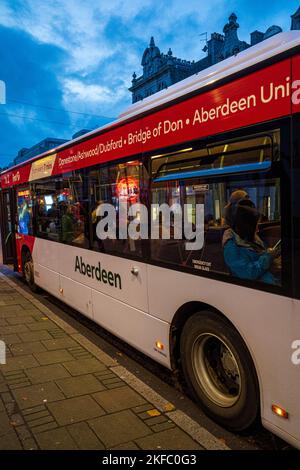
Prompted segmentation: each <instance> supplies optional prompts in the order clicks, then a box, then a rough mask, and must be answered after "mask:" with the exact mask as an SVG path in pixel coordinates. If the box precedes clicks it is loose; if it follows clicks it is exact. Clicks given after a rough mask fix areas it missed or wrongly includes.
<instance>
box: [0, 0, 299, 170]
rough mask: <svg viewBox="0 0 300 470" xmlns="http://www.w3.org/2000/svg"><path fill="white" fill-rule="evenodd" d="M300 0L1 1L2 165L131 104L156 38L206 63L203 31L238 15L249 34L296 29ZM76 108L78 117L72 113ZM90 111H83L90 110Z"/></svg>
mask: <svg viewBox="0 0 300 470" xmlns="http://www.w3.org/2000/svg"><path fill="white" fill-rule="evenodd" d="M299 6H300V1H299V0H292V1H291V0H290V1H288V2H286V1H283V0H264V1H261V0H259V1H258V0H253V1H252V2H249V1H248V0H232V1H231V0H229V1H224V0H209V1H201V0H186V1H182V0H166V1H162V2H158V1H153V0H127V1H119V0H85V1H82V0H51V1H49V0H46V1H43V0H0V80H3V81H4V82H5V83H6V91H7V103H6V104H2V105H0V130H1V140H0V167H1V166H5V165H7V164H8V163H9V162H10V161H11V160H13V158H14V157H15V156H16V154H17V152H18V150H19V149H21V148H22V147H30V146H32V145H34V144H36V143H37V142H39V141H40V140H42V139H44V138H45V137H58V138H65V139H69V138H71V136H72V134H74V133H75V132H76V131H78V130H79V129H82V128H88V129H93V128H96V127H99V126H101V125H102V124H104V123H105V122H108V120H109V118H113V117H117V116H118V114H119V113H120V112H121V111H123V110H124V109H125V108H126V107H127V106H129V105H130V103H131V93H130V92H129V91H128V88H129V87H130V85H131V79H132V73H133V72H134V71H135V72H136V73H137V75H138V76H139V75H141V73H142V68H141V58H142V54H143V51H144V49H145V47H146V46H147V45H148V43H149V40H150V37H151V36H152V35H153V36H154V38H155V42H156V45H157V46H158V47H159V48H160V50H161V52H164V53H167V51H168V49H169V47H171V48H172V51H173V55H174V56H176V57H180V58H182V59H188V60H198V59H200V58H202V57H204V53H203V52H202V48H203V47H204V45H205V43H204V42H202V41H201V39H202V37H201V36H200V34H201V33H204V32H207V33H208V34H210V33H212V32H214V31H217V32H222V30H223V26H224V24H225V23H226V22H227V19H228V16H229V15H230V14H231V13H232V12H235V13H236V14H237V16H238V22H239V24H240V29H239V38H240V39H242V40H245V41H247V42H249V36H250V33H251V32H252V31H254V30H256V29H258V30H260V31H263V32H265V31H266V29H267V28H268V27H269V26H271V25H273V24H277V25H279V26H281V27H282V28H283V30H289V29H290V24H291V19H290V16H291V14H293V13H294V12H295V11H296V10H297V8H298V7H299ZM70 111H72V112H70ZM80 113H83V114H80Z"/></svg>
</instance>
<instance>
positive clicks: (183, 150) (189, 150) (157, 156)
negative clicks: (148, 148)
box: [151, 147, 193, 160]
mask: <svg viewBox="0 0 300 470" xmlns="http://www.w3.org/2000/svg"><path fill="white" fill-rule="evenodd" d="M192 150H193V147H189V148H187V149H182V150H177V152H171V153H162V154H160V155H153V156H152V157H151V159H152V160H154V159H155V158H160V157H166V156H170V155H177V153H184V152H191V151H192Z"/></svg>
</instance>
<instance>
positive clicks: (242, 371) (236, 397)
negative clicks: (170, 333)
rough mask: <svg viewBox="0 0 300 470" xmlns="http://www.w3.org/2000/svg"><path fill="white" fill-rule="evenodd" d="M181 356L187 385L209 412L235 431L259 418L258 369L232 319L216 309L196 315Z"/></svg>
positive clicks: (186, 328) (186, 329) (185, 332)
mask: <svg viewBox="0 0 300 470" xmlns="http://www.w3.org/2000/svg"><path fill="white" fill-rule="evenodd" d="M180 355H181V362H182V368H183V372H184V375H185V379H186V381H187V384H188V386H189V388H190V390H191V392H192V393H193V395H194V397H195V398H196V400H197V401H198V402H199V403H200V406H201V407H202V408H203V410H204V411H205V412H206V414H207V415H209V416H210V417H211V418H212V419H213V420H214V421H216V422H217V423H219V424H221V425H222V426H224V427H226V428H228V429H230V430H232V431H243V430H245V429H247V428H249V427H250V426H251V425H252V424H253V423H254V422H255V421H256V419H257V417H258V413H259V387H258V381H257V376H256V373H255V368H254V365H253V362H252V359H251V356H250V354H249V351H248V349H247V347H246V345H245V343H244V341H243V340H242V338H241V336H240V335H239V334H238V332H237V331H236V330H235V329H234V328H233V327H232V326H231V325H230V323H229V322H227V321H226V320H225V319H223V318H222V317H221V316H219V315H218V314H216V313H215V312H209V311H203V312H199V313H196V314H194V315H193V316H192V317H190V318H189V319H188V320H187V322H186V324H185V325H184V328H183V331H182V335H181V339H180Z"/></svg>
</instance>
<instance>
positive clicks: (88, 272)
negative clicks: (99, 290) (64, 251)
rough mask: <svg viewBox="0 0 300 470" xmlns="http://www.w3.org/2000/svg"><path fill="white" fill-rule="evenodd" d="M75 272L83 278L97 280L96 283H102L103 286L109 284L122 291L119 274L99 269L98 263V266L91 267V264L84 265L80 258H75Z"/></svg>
mask: <svg viewBox="0 0 300 470" xmlns="http://www.w3.org/2000/svg"><path fill="white" fill-rule="evenodd" d="M77 271H78V272H79V273H80V274H82V275H83V276H87V277H90V278H91V279H97V281H99V282H103V284H109V285H110V286H112V287H115V288H119V289H122V282H121V276H120V274H116V273H113V272H111V271H106V269H103V268H101V263H100V262H99V263H98V266H93V265H92V264H88V263H84V261H83V260H82V257H81V256H80V257H79V256H76V259H75V272H77Z"/></svg>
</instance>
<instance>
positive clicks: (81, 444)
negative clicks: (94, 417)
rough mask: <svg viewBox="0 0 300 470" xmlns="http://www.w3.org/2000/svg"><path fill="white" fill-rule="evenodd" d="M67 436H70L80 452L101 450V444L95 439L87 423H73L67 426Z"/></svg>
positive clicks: (102, 447)
mask: <svg viewBox="0 0 300 470" xmlns="http://www.w3.org/2000/svg"><path fill="white" fill-rule="evenodd" d="M67 429H68V431H69V434H70V435H71V436H72V438H73V439H74V441H75V442H76V444H77V446H78V448H79V449H81V450H103V449H105V447H104V445H103V444H102V442H100V441H99V439H98V438H97V437H96V434H95V433H94V432H93V431H92V430H91V428H90V427H89V426H88V424H87V423H84V422H82V423H75V424H71V425H70V426H67Z"/></svg>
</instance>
